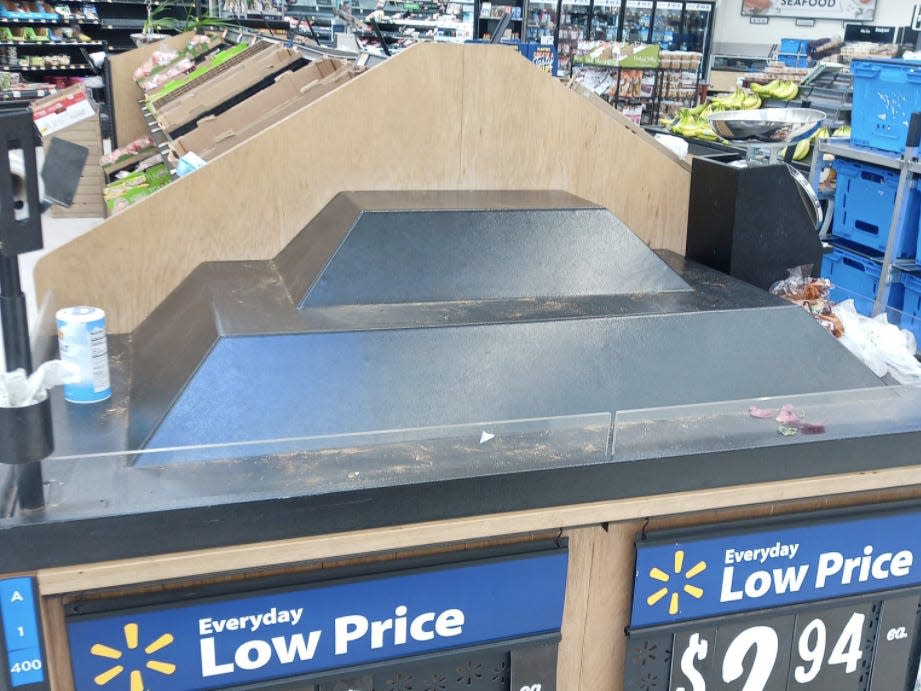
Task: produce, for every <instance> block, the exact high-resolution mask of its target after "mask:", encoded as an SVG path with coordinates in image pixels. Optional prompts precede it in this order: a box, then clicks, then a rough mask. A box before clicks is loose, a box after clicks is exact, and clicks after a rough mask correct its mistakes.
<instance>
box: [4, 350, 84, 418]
mask: <svg viewBox="0 0 921 691" xmlns="http://www.w3.org/2000/svg"><path fill="white" fill-rule="evenodd" d="M79 380H80V368H79V367H76V366H75V365H72V364H71V363H69V362H62V361H61V360H49V361H48V362H45V363H43V364H42V365H41V366H39V368H38V369H37V370H35V371H34V372H33V373H32V374H31V375H30V376H29V377H26V371H25V370H24V369H17V370H13V371H12V372H6V373H4V374H2V375H0V408H22V407H25V406H27V405H34V404H36V403H41V402H42V401H44V400H45V399H46V398H48V389H50V388H52V387H54V386H60V385H61V384H71V383H74V382H76V381H79Z"/></svg>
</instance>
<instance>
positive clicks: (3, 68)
mask: <svg viewBox="0 0 921 691" xmlns="http://www.w3.org/2000/svg"><path fill="white" fill-rule="evenodd" d="M89 69H92V67H91V66H90V65H79V64H77V65H46V66H43V67H41V66H33V65H28V66H19V67H16V66H11V65H0V72H84V71H86V70H89Z"/></svg>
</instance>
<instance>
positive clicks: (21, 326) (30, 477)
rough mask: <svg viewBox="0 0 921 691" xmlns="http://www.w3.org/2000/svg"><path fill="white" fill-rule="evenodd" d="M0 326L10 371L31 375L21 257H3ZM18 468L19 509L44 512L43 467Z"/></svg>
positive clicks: (20, 465)
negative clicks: (0, 326)
mask: <svg viewBox="0 0 921 691" xmlns="http://www.w3.org/2000/svg"><path fill="white" fill-rule="evenodd" d="M0 324H2V328H3V350H4V353H5V356H6V369H7V371H10V372H11V371H13V370H14V369H19V368H22V369H24V370H25V371H26V374H31V373H32V348H31V346H30V344H29V320H28V314H27V312H26V296H25V295H23V293H22V285H21V284H20V281H19V257H18V256H15V255H14V256H12V257H9V256H7V255H5V254H0ZM11 460H13V461H15V460H16V459H11ZM15 468H16V488H17V494H18V496H19V508H20V509H22V510H35V509H41V508H42V507H43V506H44V505H45V496H44V490H43V487H42V485H43V479H42V464H41V463H17V464H16V465H15Z"/></svg>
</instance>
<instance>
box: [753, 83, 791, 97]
mask: <svg viewBox="0 0 921 691" xmlns="http://www.w3.org/2000/svg"><path fill="white" fill-rule="evenodd" d="M751 89H752V91H754V92H755V93H756V94H758V95H759V96H761V97H762V98H772V99H774V100H777V101H792V100H793V99H794V98H796V97H797V96H798V95H799V87H798V86H797V85H796V82H791V81H786V80H783V81H782V80H780V79H775V80H774V81H772V82H771V83H769V84H765V85H761V84H757V83H755V82H752V85H751Z"/></svg>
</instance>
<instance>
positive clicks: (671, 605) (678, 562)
mask: <svg viewBox="0 0 921 691" xmlns="http://www.w3.org/2000/svg"><path fill="white" fill-rule="evenodd" d="M683 569H684V550H681V549H679V550H676V551H675V563H674V574H668V573H666V572H665V571H663V570H662V569H660V568H658V567H653V568H651V569H649V577H650V578H652V579H654V580H657V581H659V582H660V583H666V584H668V585H665V586H663V587H661V588H659V589H658V590H657V591H656V592H654V593H653V594H652V595H650V596H649V597H647V598H646V604H647V605H649V606H650V607H652V606H653V605H655V604H656V603H657V602H659V601H660V600H662V599H663V598H665V597H666V596H668V595H669V592H671V596H670V597H669V598H668V613H669V614H671V615H675V614H678V608H679V599H680V592H681V591H684V592H685V593H687V594H688V595H690V596H691V597H693V598H694V599H695V600H699V599H700V598H701V597H703V594H704V589H703V588H699V587H697V586H696V585H693V584H691V583H687V582H685V583H684V585H683V586H680V584H674V585H672V583H671V580H672V575H674V576H675V577H676V579H675V580H678V579H677V577H678V576H681V575H682V574H681V572H682V570H683ZM706 570H707V562H705V561H699V562H697V563H696V564H694V566H692V567H691V568H689V569H688V570H687V571H685V572H684V580H685V581H690V580H691V579H692V578H694V577H695V576H697V575H698V574H701V573H703V572H704V571H706ZM670 586H672V587H673V588H674V589H673V590H670ZM679 586H680V587H679ZM132 691H133V689H132Z"/></svg>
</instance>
